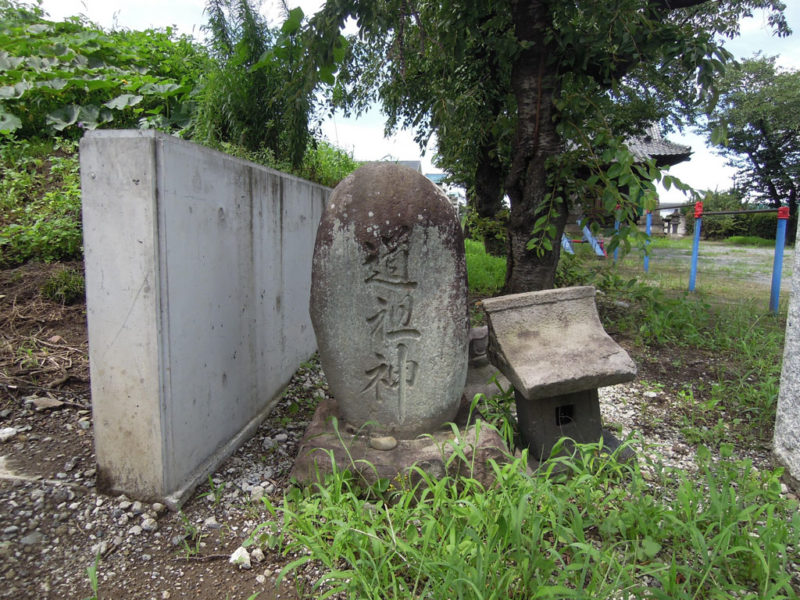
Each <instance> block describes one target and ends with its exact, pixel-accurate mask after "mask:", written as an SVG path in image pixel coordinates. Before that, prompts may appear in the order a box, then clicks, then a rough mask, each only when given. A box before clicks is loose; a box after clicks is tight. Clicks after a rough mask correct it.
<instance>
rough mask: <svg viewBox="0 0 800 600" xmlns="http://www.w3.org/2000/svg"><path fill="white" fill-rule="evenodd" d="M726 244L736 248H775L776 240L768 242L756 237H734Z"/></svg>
mask: <svg viewBox="0 0 800 600" xmlns="http://www.w3.org/2000/svg"><path fill="white" fill-rule="evenodd" d="M725 243H727V244H732V245H734V246H754V247H756V248H774V247H775V240H767V239H764V238H762V237H757V236H755V235H733V236H731V237H729V238H728V239H726V240H725Z"/></svg>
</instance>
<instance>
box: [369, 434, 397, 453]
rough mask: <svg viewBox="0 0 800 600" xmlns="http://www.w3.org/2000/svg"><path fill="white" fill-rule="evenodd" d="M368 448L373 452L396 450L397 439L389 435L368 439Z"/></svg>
mask: <svg viewBox="0 0 800 600" xmlns="http://www.w3.org/2000/svg"><path fill="white" fill-rule="evenodd" d="M369 446H370V448H374V449H375V450H394V449H395V448H397V439H396V438H394V437H392V436H391V435H380V436H373V437H371V438H369Z"/></svg>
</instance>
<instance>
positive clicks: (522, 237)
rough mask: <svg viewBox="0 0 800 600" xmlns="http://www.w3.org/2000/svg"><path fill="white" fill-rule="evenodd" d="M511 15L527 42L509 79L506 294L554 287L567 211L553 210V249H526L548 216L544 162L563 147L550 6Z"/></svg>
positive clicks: (518, 4)
mask: <svg viewBox="0 0 800 600" xmlns="http://www.w3.org/2000/svg"><path fill="white" fill-rule="evenodd" d="M512 16H513V19H514V24H515V33H516V36H517V40H518V41H519V42H521V43H525V47H524V48H523V50H522V51H521V52H520V54H519V56H518V58H517V60H516V61H515V63H514V67H513V71H512V75H511V78H512V86H513V89H514V95H515V97H516V99H517V118H518V120H517V132H516V138H515V141H514V152H513V159H512V163H511V169H510V172H509V176H508V180H507V182H506V191H507V193H508V196H509V198H510V199H511V215H510V218H509V222H508V238H509V252H508V258H507V269H506V283H505V290H504V291H505V293H507V294H511V293H518V292H527V291H533V290H543V289H550V288H552V287H553V285H554V280H555V272H556V267H557V266H558V259H559V256H560V254H561V252H560V251H561V243H560V241H561V234H562V233H563V231H564V225H566V221H567V211H568V207H567V205H566V203H562V204H558V205H554V206H553V207H552V209H550V215H551V220H550V223H551V224H553V225H555V227H556V235H555V238H554V239H553V240H552V246H553V249H552V250H548V251H545V252H544V254H542V255H539V254H537V252H536V251H535V250H528V249H527V244H528V241H529V240H530V239H531V237H532V228H533V224H534V222H535V221H536V219H537V218H538V217H539V216H541V214H546V213H537V208H539V207H543V204H544V203H545V202H546V200H545V197H546V194H547V192H548V190H547V173H546V170H545V162H546V161H547V159H548V158H549V157H551V156H554V155H556V154H559V153H560V152H561V151H562V150H563V147H562V143H561V140H560V138H559V136H558V134H557V133H556V128H555V123H554V120H553V117H554V114H555V108H554V106H553V97H554V95H555V93H556V92H557V89H558V76H557V74H556V73H552V72H548V67H547V59H548V56H549V55H551V50H550V49H549V48H548V47H547V44H546V43H545V31H546V25H547V24H548V23H549V19H550V15H549V12H548V10H547V3H546V2H542V1H541V0H516V1H515V2H514V3H513V4H512ZM543 208H546V207H543Z"/></svg>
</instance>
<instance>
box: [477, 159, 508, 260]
mask: <svg viewBox="0 0 800 600" xmlns="http://www.w3.org/2000/svg"><path fill="white" fill-rule="evenodd" d="M495 147H496V144H492V145H489V144H484V145H483V147H482V148H481V151H480V158H479V160H478V166H477V168H476V169H475V195H474V196H473V198H472V199H471V201H472V208H473V209H474V210H475V212H476V213H477V215H478V216H479V217H481V218H482V219H494V218H495V216H496V215H497V213H498V212H499V211H500V209H501V208H502V206H503V166H502V165H501V164H500V161H499V160H498V159H497V157H496V156H495V157H492V154H491V151H492V150H493V149H494V148H495ZM483 243H484V246H485V247H486V252H488V253H489V254H491V255H493V256H505V255H506V242H505V241H504V240H502V239H498V238H497V237H495V236H492V235H488V236H487V235H484V239H483Z"/></svg>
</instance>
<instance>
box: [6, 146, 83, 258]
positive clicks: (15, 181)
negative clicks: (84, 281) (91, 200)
mask: <svg viewBox="0 0 800 600" xmlns="http://www.w3.org/2000/svg"><path fill="white" fill-rule="evenodd" d="M0 156H2V158H3V161H2V164H0V175H2V177H0V197H1V198H2V201H1V202H0V266H3V267H8V266H13V265H18V264H22V263H24V262H26V261H28V260H41V261H45V262H51V261H55V260H69V259H75V258H80V257H81V254H82V231H81V192H80V177H79V171H78V155H77V144H76V143H74V142H67V141H52V140H51V141H49V142H42V141H39V140H34V141H20V142H7V143H6V144H5V145H3V146H2V150H0Z"/></svg>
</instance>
